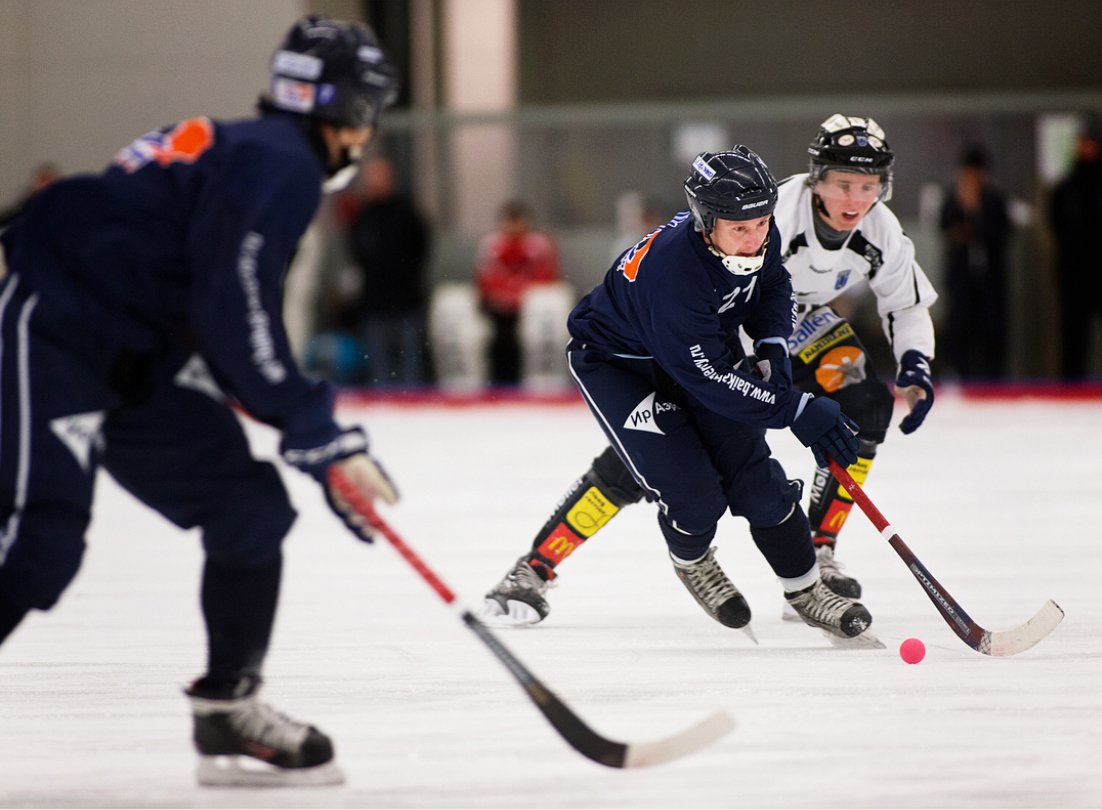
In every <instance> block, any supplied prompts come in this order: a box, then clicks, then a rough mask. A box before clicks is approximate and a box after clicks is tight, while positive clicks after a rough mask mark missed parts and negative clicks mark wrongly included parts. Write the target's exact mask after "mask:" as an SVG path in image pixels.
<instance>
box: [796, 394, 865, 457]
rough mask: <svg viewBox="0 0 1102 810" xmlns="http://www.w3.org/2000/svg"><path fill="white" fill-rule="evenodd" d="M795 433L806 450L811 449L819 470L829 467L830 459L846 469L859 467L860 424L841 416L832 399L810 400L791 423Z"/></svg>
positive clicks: (814, 398) (839, 408) (816, 398)
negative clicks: (857, 465) (858, 427)
mask: <svg viewBox="0 0 1102 810" xmlns="http://www.w3.org/2000/svg"><path fill="white" fill-rule="evenodd" d="M792 432H793V433H795V434H796V438H797V439H799V440H800V443H801V444H803V446H804V447H810V448H811V452H812V454H813V455H814V456H815V463H816V464H818V465H819V466H820V467H827V466H829V464H828V460H827V457H828V456H829V457H832V458H834V459H835V460H836V461H837V462H838V463H839V464H841V465H842V466H843V467H848V466H850V465H851V464H856V463H857V436H856V433H857V423H856V422H854V421H853V420H852V419H850V418H849V417H848V416H846V415H845V414H844V413H842V408H841V406H840V405H839V404H838V403H837V402H835V401H834V400H833V399H826V398H825V397H812V398H811V399H809V400H808V401H807V404H806V405H804V409H803V411H801V412H800V415H799V416H797V417H796V419H795V420H794V421H793V422H792Z"/></svg>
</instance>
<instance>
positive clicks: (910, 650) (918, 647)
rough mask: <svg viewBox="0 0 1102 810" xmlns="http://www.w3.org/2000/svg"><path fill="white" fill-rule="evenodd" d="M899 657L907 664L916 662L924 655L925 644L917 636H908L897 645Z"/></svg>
mask: <svg viewBox="0 0 1102 810" xmlns="http://www.w3.org/2000/svg"><path fill="white" fill-rule="evenodd" d="M899 657H900V658H902V659H903V660H904V661H906V662H907V663H908V664H917V663H918V662H919V661H921V660H922V659H923V658H925V657H926V645H925V644H923V643H922V642H921V641H920V640H919V639H917V638H909V639H907V640H906V641H904V642H903V643H902V644H900V645H899Z"/></svg>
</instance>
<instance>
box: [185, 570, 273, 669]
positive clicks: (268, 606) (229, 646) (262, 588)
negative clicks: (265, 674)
mask: <svg viewBox="0 0 1102 810" xmlns="http://www.w3.org/2000/svg"><path fill="white" fill-rule="evenodd" d="M282 570H283V558H282V556H280V557H276V559H275V560H274V561H273V562H270V563H268V564H266V565H262V566H259V567H252V568H242V567H237V566H229V565H225V564H224V563H219V562H216V561H215V560H212V559H209V558H208V559H207V561H206V565H205V566H204V568H203V588H202V605H203V617H204V619H205V620H206V624H207V638H208V643H209V650H208V664H207V680H209V681H210V682H215V683H218V682H237V681H238V680H240V679H241V678H242V677H243V676H258V675H259V674H260V667H261V664H262V663H263V662H264V656H265V654H266V653H267V652H268V643H269V641H270V639H271V635H272V624H273V623H274V621H275V612H276V604H277V603H278V601H279V580H280V574H281V572H282Z"/></svg>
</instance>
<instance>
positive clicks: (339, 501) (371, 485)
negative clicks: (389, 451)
mask: <svg viewBox="0 0 1102 810" xmlns="http://www.w3.org/2000/svg"><path fill="white" fill-rule="evenodd" d="M283 460H284V461H286V462H287V463H288V464H290V465H292V466H294V467H297V468H298V469H300V470H302V471H303V472H304V473H306V474H307V475H310V476H311V477H313V478H314V479H315V480H316V481H317V482H318V483H319V484H321V487H322V491H323V492H324V493H325V502H326V503H328V504H329V508H330V509H332V510H333V512H334V513H335V514H336V516H337V517H339V518H340V519H341V520H342V521H343V522H344V524H345V525H346V526H347V527H348V528H349V529H351V530H352V531H353V532H354V533H355V534H356V535H357V536H358V537H359V538H360V539H361V540H364V541H366V542H368V543H370V542H372V541H373V540H374V537H373V533H372V530H371V527H370V526H369V525H368V523H367V521H366V520H365V519H364V518H363V517H362V516H361V515H360V514H359V513H358V512H357V511H356V510H355V509H353V508H352V507H351V505H350V504H349V503H348V502H347V501H345V499H344V498H342V497H341V495H340V493H338V492H337V491H336V490H334V489H333V487H332V486H330V484H329V478H328V476H329V470H330V468H331V467H336V468H338V469H339V470H340V471H341V473H342V475H343V477H344V478H345V480H347V481H348V482H349V483H350V484H352V485H353V486H354V487H355V488H356V489H358V490H359V491H360V492H361V493H362V494H363V496H364V497H365V498H367V499H368V500H369V501H372V502H374V501H375V499H377V498H378V499H380V500H382V501H383V502H384V503H388V504H395V503H397V502H398V497H399V496H398V489H397V487H395V486H394V482H393V481H392V480H391V479H390V476H389V475H387V472H386V470H385V469H384V468H383V465H382V464H380V463H379V460H378V459H376V458H375V457H373V456H372V455H370V454H369V453H368V450H367V434H365V433H364V432H363V430H362V429H360V428H358V427H354V428H346V429H345V430H342V431H341V432H340V434H338V436H337V438H336V439H334V440H333V441H331V442H329V443H328V444H326V445H323V446H321V447H312V448H308V449H299V448H288V447H284V448H283Z"/></svg>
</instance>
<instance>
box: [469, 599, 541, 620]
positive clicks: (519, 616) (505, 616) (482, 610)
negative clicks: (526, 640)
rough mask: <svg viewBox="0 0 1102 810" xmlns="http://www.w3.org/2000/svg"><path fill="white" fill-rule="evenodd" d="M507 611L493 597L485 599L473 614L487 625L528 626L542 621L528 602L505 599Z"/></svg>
mask: <svg viewBox="0 0 1102 810" xmlns="http://www.w3.org/2000/svg"><path fill="white" fill-rule="evenodd" d="M505 604H506V605H508V606H509V611H508V612H505V611H503V610H502V609H501V605H499V604H498V603H497V602H496V601H494V600H493V599H487V600H485V601H484V602H483V603H482V605H481V606H480V607H479V608H478V609H477V610H476V611H475V612H474V616H475V618H476V619H478V620H479V621H480V622H482V623H483V624H484V625H486V626H487V627H529V626H531V625H533V624H539V623H540V622H541V621H543V618H542V617H541V616H540V614H539V611H538V610H536V609H535V608H534V607H532V606H531V605H529V604H526V603H524V602H518V601H516V600H515V599H507V600H506V602H505Z"/></svg>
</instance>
